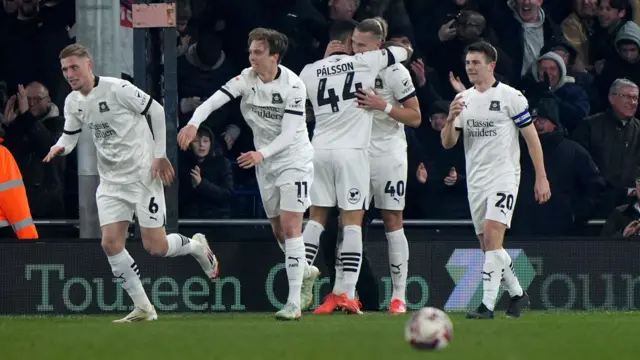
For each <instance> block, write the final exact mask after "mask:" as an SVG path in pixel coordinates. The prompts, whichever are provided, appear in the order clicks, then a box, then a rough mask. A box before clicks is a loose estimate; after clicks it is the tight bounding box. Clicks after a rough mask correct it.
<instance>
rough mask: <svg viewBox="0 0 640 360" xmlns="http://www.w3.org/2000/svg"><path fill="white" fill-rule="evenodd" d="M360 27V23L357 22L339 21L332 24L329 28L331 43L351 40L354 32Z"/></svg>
mask: <svg viewBox="0 0 640 360" xmlns="http://www.w3.org/2000/svg"><path fill="white" fill-rule="evenodd" d="M357 26H358V22H357V21H355V20H338V21H335V22H334V23H333V24H331V27H330V28H329V41H332V40H339V41H343V42H344V40H346V39H349V38H350V37H351V34H353V30H355V28H356V27H357Z"/></svg>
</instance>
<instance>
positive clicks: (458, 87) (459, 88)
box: [449, 71, 466, 94]
mask: <svg viewBox="0 0 640 360" xmlns="http://www.w3.org/2000/svg"><path fill="white" fill-rule="evenodd" d="M449 84H451V87H452V88H453V90H455V91H456V93H458V94H459V93H461V92H463V91H465V90H466V89H465V88H464V84H463V83H462V81H461V80H460V77H459V76H455V75H453V71H449Z"/></svg>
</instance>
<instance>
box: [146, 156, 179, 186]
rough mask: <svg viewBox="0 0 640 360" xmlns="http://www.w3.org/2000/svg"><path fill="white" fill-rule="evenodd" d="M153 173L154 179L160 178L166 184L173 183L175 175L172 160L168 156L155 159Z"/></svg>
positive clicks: (152, 166) (152, 167)
mask: <svg viewBox="0 0 640 360" xmlns="http://www.w3.org/2000/svg"><path fill="white" fill-rule="evenodd" d="M151 174H153V178H154V179H157V178H160V180H162V183H163V184H165V185H171V183H172V182H173V178H174V176H175V172H174V171H173V166H171V162H170V161H169V159H167V158H159V159H153V165H151Z"/></svg>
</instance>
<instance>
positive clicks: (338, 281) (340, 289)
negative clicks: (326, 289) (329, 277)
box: [331, 241, 346, 295]
mask: <svg viewBox="0 0 640 360" xmlns="http://www.w3.org/2000/svg"><path fill="white" fill-rule="evenodd" d="M342 244H344V241H340V242H338V244H337V245H336V254H335V258H336V264H335V266H334V269H335V270H336V276H335V279H334V281H333V290H332V291H331V292H332V293H334V294H336V295H342V294H343V293H345V291H346V290H345V289H344V285H342V283H343V282H344V272H343V271H342V259H340V254H341V253H342Z"/></svg>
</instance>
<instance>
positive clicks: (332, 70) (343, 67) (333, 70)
mask: <svg viewBox="0 0 640 360" xmlns="http://www.w3.org/2000/svg"><path fill="white" fill-rule="evenodd" d="M354 69H355V67H354V66H353V63H346V64H338V65H331V66H323V67H321V68H319V69H318V70H316V75H317V76H318V77H326V76H331V75H336V74H341V73H344V72H349V71H355V70H354Z"/></svg>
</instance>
